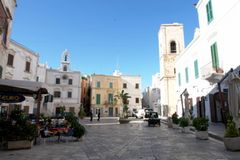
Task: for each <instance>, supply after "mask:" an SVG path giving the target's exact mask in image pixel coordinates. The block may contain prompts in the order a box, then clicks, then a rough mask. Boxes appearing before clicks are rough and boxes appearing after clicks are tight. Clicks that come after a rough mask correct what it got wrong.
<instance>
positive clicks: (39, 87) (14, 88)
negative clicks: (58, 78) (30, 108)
mask: <svg viewBox="0 0 240 160" xmlns="http://www.w3.org/2000/svg"><path fill="white" fill-rule="evenodd" d="M0 92H4V93H6V92H7V93H9V92H10V93H18V94H22V95H25V96H34V94H35V95H36V94H38V93H41V94H48V91H47V85H46V84H44V83H41V82H33V81H24V80H6V79H0Z"/></svg>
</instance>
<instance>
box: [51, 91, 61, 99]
mask: <svg viewBox="0 0 240 160" xmlns="http://www.w3.org/2000/svg"><path fill="white" fill-rule="evenodd" d="M53 96H54V97H55V98H60V97H61V92H60V91H54V93H53Z"/></svg>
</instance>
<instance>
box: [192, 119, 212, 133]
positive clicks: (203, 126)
mask: <svg viewBox="0 0 240 160" xmlns="http://www.w3.org/2000/svg"><path fill="white" fill-rule="evenodd" d="M193 126H194V127H195V128H196V130H197V131H207V130H208V119H207V118H204V117H197V118H194V119H193Z"/></svg>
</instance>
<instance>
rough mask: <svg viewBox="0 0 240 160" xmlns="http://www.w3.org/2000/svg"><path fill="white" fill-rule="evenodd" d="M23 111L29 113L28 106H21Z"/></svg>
mask: <svg viewBox="0 0 240 160" xmlns="http://www.w3.org/2000/svg"><path fill="white" fill-rule="evenodd" d="M23 112H24V113H26V114H29V106H23Z"/></svg>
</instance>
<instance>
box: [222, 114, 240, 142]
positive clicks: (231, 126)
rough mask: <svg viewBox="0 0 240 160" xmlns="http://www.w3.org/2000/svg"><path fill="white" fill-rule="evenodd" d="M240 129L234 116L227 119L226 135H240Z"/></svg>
mask: <svg viewBox="0 0 240 160" xmlns="http://www.w3.org/2000/svg"><path fill="white" fill-rule="evenodd" d="M238 136H239V131H238V129H237V128H236V124H235V122H234V121H233V117H232V116H229V117H228V120H227V129H226V131H225V137H238Z"/></svg>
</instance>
